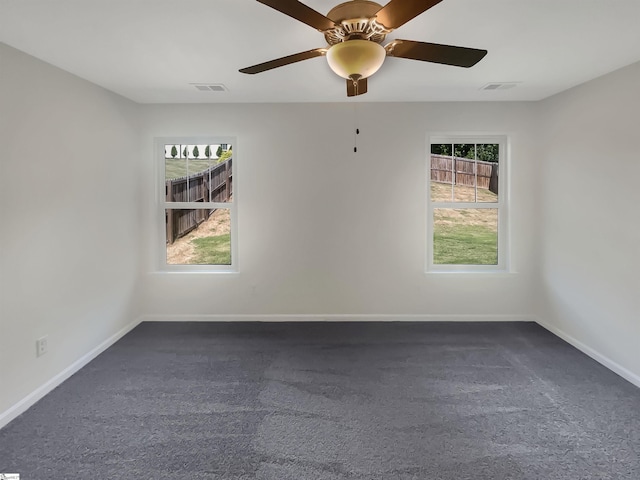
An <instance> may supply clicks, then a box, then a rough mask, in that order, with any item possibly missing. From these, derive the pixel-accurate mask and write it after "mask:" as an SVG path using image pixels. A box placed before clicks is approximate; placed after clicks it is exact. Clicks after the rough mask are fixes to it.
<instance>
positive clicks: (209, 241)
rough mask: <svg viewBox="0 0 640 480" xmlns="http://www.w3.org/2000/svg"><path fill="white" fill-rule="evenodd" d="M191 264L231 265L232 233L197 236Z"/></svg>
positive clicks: (194, 241)
mask: <svg viewBox="0 0 640 480" xmlns="http://www.w3.org/2000/svg"><path fill="white" fill-rule="evenodd" d="M192 242H193V244H194V246H195V252H194V257H193V259H192V261H191V263H190V264H191V265H231V235H230V234H228V233H227V234H224V235H218V236H215V237H202V238H195V239H194V240H193V241H192Z"/></svg>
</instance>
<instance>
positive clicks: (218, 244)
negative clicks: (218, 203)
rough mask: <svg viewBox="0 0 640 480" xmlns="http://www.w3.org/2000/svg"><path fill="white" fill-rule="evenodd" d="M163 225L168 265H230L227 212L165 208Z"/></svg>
mask: <svg viewBox="0 0 640 480" xmlns="http://www.w3.org/2000/svg"><path fill="white" fill-rule="evenodd" d="M165 222H166V232H167V236H166V239H167V264H168V265H231V212H230V210H229V209H227V208H219V209H216V210H209V209H195V210H182V209H166V210H165Z"/></svg>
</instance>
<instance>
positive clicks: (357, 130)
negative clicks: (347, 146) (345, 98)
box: [353, 105, 360, 153]
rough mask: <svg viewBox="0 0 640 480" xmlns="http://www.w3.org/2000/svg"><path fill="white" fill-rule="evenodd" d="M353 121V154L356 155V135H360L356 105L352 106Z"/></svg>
mask: <svg viewBox="0 0 640 480" xmlns="http://www.w3.org/2000/svg"><path fill="white" fill-rule="evenodd" d="M353 119H354V123H355V125H354V127H355V133H354V135H353V153H358V135H360V129H359V128H358V107H357V106H356V105H354V106H353Z"/></svg>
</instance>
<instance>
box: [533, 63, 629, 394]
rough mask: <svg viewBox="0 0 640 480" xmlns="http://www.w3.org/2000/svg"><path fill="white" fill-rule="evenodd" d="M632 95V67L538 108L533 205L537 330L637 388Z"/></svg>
mask: <svg viewBox="0 0 640 480" xmlns="http://www.w3.org/2000/svg"><path fill="white" fill-rule="evenodd" d="M639 85H640V63H636V64H634V65H631V66H629V67H627V68H624V69H621V70H618V71H616V72H613V73H611V74H609V75H606V76H604V77H601V78H599V79H596V80H594V81H591V82H589V83H586V84H584V85H581V86H578V87H576V88H574V89H572V90H569V91H567V92H564V93H561V94H559V95H556V96H554V97H551V98H549V99H547V100H545V101H544V102H542V104H541V118H540V123H541V126H542V136H541V138H540V145H541V154H542V155H541V158H540V159H541V161H542V168H543V170H544V174H543V176H542V182H541V183H540V188H539V191H538V192H536V195H537V197H539V199H540V203H541V212H540V219H541V231H540V234H539V236H538V238H539V241H540V265H541V287H542V291H541V295H540V297H541V298H540V300H541V303H540V311H539V316H540V319H541V321H542V322H543V323H546V324H548V325H549V326H550V327H551V329H552V330H553V331H555V332H556V333H559V334H561V335H562V336H564V337H565V338H567V339H569V340H571V341H572V342H573V343H575V344H576V345H579V346H581V347H582V348H583V349H584V350H585V351H588V352H590V353H591V354H593V355H594V356H596V357H597V358H599V359H600V360H601V361H604V362H605V363H608V364H609V366H612V367H613V368H614V369H616V370H617V371H618V372H619V373H621V374H623V375H625V376H626V377H627V378H629V379H631V380H632V381H635V383H637V384H639V385H640V354H639V353H638V352H639V351H640V213H638V207H639V206H640V144H639V142H638V132H639V128H640V123H639V121H638V119H639V118H640V117H639V116H640V88H639V87H638V86H639ZM612 362H613V363H612Z"/></svg>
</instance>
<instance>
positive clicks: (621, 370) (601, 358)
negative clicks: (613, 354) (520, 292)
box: [535, 317, 640, 387]
mask: <svg viewBox="0 0 640 480" xmlns="http://www.w3.org/2000/svg"><path fill="white" fill-rule="evenodd" d="M535 322H536V323H537V324H538V325H540V326H541V327H543V328H546V329H547V330H549V331H550V332H551V333H553V334H554V335H556V336H558V337H560V338H561V339H563V340H564V341H565V342H567V343H569V344H570V345H573V346H574V347H576V348H577V349H578V350H580V351H581V352H582V353H584V354H586V355H588V356H590V357H591V358H593V359H594V360H595V361H596V362H598V363H600V364H602V365H604V366H605V367H607V368H608V369H609V370H611V371H612V372H614V373H617V374H618V375H620V376H621V377H622V378H624V379H625V380H627V381H629V382H631V383H632V384H634V385H635V386H636V387H640V375H636V374H635V373H633V372H632V371H631V370H629V369H627V368H625V367H623V366H622V365H620V364H619V363H617V362H614V361H613V360H611V359H610V358H609V357H607V356H605V355H603V354H601V353H600V352H597V351H596V350H594V349H593V348H591V347H590V346H588V345H585V344H584V343H582V342H581V341H580V340H578V339H576V338H574V337H572V336H571V335H569V334H568V333H566V332H565V331H563V330H561V329H560V328H558V327H556V326H555V325H551V324H550V323H547V322H545V321H543V320H542V319H540V318H538V317H536V318H535Z"/></svg>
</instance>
